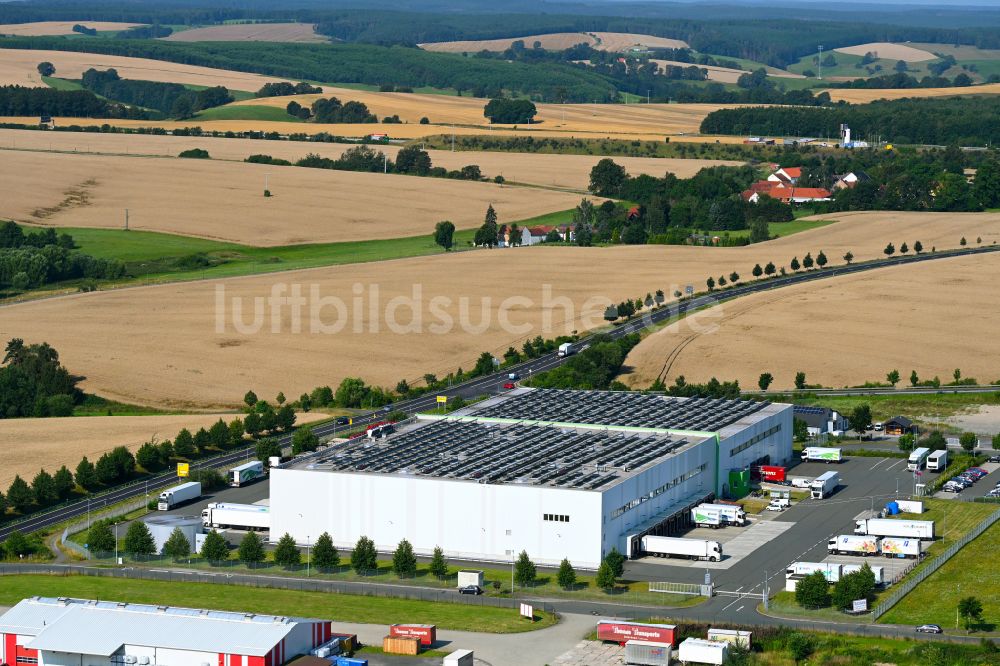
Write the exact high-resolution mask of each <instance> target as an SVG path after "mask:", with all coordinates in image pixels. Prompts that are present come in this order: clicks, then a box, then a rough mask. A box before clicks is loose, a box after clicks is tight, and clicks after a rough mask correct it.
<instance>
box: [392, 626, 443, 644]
mask: <svg viewBox="0 0 1000 666" xmlns="http://www.w3.org/2000/svg"><path fill="white" fill-rule="evenodd" d="M389 635H390V636H403V637H412V638H419V639H420V644H421V645H434V642H435V641H436V640H437V627H436V626H435V625H433V624H392V625H389Z"/></svg>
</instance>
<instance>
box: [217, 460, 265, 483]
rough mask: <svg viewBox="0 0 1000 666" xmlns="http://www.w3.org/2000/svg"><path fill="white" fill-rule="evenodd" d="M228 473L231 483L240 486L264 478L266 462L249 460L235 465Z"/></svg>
mask: <svg viewBox="0 0 1000 666" xmlns="http://www.w3.org/2000/svg"><path fill="white" fill-rule="evenodd" d="M226 475H227V476H228V477H229V485H230V486H232V487H233V488H239V487H240V486H245V485H246V484H248V483H250V482H252V481H256V480H257V479H262V478H264V463H262V462H261V461H259V460H255V461H253V462H248V463H246V464H244V465H240V466H239V467H234V468H232V469H231V470H229V471H228V472H226Z"/></svg>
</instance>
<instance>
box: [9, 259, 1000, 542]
mask: <svg viewBox="0 0 1000 666" xmlns="http://www.w3.org/2000/svg"><path fill="white" fill-rule="evenodd" d="M996 251H1000V246H992V245H991V246H987V247H971V248H960V249H957V250H947V251H941V252H934V253H925V254H919V255H909V256H905V257H894V258H891V259H879V260H876V261H871V262H865V263H859V264H849V265H843V266H836V267H833V268H827V269H824V270H812V271H806V272H801V273H794V274H792V275H787V276H784V277H776V278H771V279H766V280H754V281H752V282H749V283H747V284H742V285H740V286H737V287H734V288H730V289H727V290H723V291H717V292H713V293H708V294H703V295H700V296H695V297H692V298H690V299H688V300H686V301H682V302H679V303H671V304H669V305H666V306H664V307H662V308H659V309H657V310H653V311H651V312H648V313H645V314H643V315H641V316H638V317H636V318H634V319H632V320H631V321H629V322H627V323H624V324H622V325H620V326H616V327H614V328H613V329H612V330H611V331H609V332H608V335H609V336H610V337H611V338H615V339H617V338H620V337H622V336H625V335H628V334H631V333H635V332H638V331H640V330H643V329H645V328H648V327H650V326H653V325H656V324H659V323H663V322H667V321H669V320H671V319H674V318H676V317H678V316H682V315H684V314H685V313H686V312H688V311H690V310H697V309H700V308H704V307H708V306H711V305H714V304H716V303H718V302H720V301H723V300H729V299H733V298H738V297H740V296H745V295H747V294H752V293H757V292H764V291H769V290H772V289H778V288H781V287H786V286H790V285H794V284H802V283H805V282H812V281H815V280H824V279H827V278H831V277H836V276H840V275H850V274H854V273H861V272H864V271H869V270H874V269H877V268H884V267H887V266H898V265H903V264H913V263H919V262H924V261H933V260H937V259H944V258H948V257H959V256H968V255H972V254H982V253H986V252H996ZM590 339H591V337H590V336H588V337H585V338H583V339H581V340H580V341H579V342H578V343H576V345H575V346H574V347H575V349H577V350H581V349H584V348H586V346H587V345H588V344H589V340H590ZM566 360H567V359H566V358H560V357H559V356H558V355H557V354H556V353H555V352H552V353H549V354H546V355H544V356H541V357H539V358H536V359H532V360H530V361H525V362H524V363H521V364H519V365H517V366H514V367H511V368H508V369H505V370H504V371H503V373H507V372H517V373H519V374H520V375H521V376H522V377H529V376H530V375H531V374H533V373H535V372H541V371H544V370H549V369H551V368H554V367H556V366H558V365H560V364H562V363H564V362H565V361H566ZM503 373H494V374H492V375H487V376H484V377H477V378H475V379H471V380H469V381H467V382H463V383H461V384H456V385H454V386H452V387H450V388H448V389H442V390H441V391H440V392H439V394H442V395H447V396H449V397H454V396H462V397H463V398H475V397H476V396H479V395H482V394H484V393H494V392H498V391H500V390H501V386H502V383H503V382H504V377H505V376H506V375H505V374H503ZM436 404H437V402H436V396H435V395H434V394H426V395H423V396H420V397H418V398H414V399H411V400H404V401H400V402H398V403H396V404H395V405H393V408H394V409H399V410H403V411H406V412H409V413H415V412H420V411H424V410H427V409H431V408H433V407H434V406H435V405H436ZM379 417H380V414H379V413H377V412H374V413H368V414H362V415H358V416H356V417H354V423H353V427H357V426H362V425H368V424H370V423H374V422H377V421H378V420H379ZM340 428H341V429H342V428H343V426H341V427H340ZM337 429H338V426H336V425H335V424H333V423H324V424H320V425H315V426H313V432H315V433H316V434H317V435H318V436H320V437H325V436H327V435H334V434H336V432H337ZM278 441H279V443H280V444H281V445H282V446H283V447H289V446H291V435H290V434H288V435H283V436H281V437H279V438H278ZM251 455H252V454H251ZM246 457H247V449H239V450H236V451H232V452H229V453H225V454H222V455H219V456H215V457H213V458H206V459H202V460H199V461H198V462H197V465H198V466H207V467H224V466H226V465H235V464H238V463H241V462H243V461H244V460H245V459H246ZM176 483H177V477H176V475H175V474H173V473H172V472H168V473H164V474H160V475H157V476H154V477H151V478H149V479H147V480H145V481H142V482H139V483H136V484H133V485H129V486H124V487H119V488H116V489H113V490H110V491H108V492H106V493H103V494H101V495H97V496H93V497H91V498H90V502H88V501H87V500H79V501H76V502H72V503H70V504H66V505H64V506H61V507H58V508H56V509H53V510H50V511H47V512H44V513H40V514H36V515H32V516H28V517H27V518H25V519H24V520H21V521H19V522H16V523H8V524H7V525H4V526H3V527H2V528H0V541H3V540H4V539H6V538H7V537H8V536H9V535H10V534H11V533H12V532H14V531H21V532H33V531H36V530H39V529H42V528H45V527H49V526H51V525H56V524H59V523H61V522H64V521H68V520H71V519H74V518H77V517H79V516H81V515H85V514H86V513H87V511H88V507H89V506H92V505H93V504H94V502H99V503H101V504H114V503H117V502H122V501H125V500H129V499H133V498H135V497H139V496H141V495H143V494H145V493H150V494H152V493H157V494H158V491H160V490H162V489H164V488H168V487H170V486H172V485H175V484H176ZM227 499H228V498H227ZM99 505H100V504H99Z"/></svg>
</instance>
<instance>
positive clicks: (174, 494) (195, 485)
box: [156, 481, 201, 511]
mask: <svg viewBox="0 0 1000 666" xmlns="http://www.w3.org/2000/svg"><path fill="white" fill-rule="evenodd" d="M199 497H201V483H200V482H199V481H190V482H188V483H182V484H181V485H179V486H174V487H173V488H167V489H166V490H164V491H163V492H162V493H160V497H159V499H158V500H157V502H156V508H157V510H159V511H170V509H172V508H174V507H175V506H178V505H180V504H183V503H184V502H190V501H191V500H196V499H198V498H199Z"/></svg>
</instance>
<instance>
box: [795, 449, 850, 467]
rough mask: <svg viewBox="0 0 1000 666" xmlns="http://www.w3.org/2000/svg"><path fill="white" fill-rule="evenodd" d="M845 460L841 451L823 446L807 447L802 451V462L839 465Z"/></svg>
mask: <svg viewBox="0 0 1000 666" xmlns="http://www.w3.org/2000/svg"><path fill="white" fill-rule="evenodd" d="M843 459H844V456H843V454H842V452H841V450H840V449H834V448H828V447H823V446H807V447H806V448H804V449H802V462H825V463H839V462H840V461H842V460H843Z"/></svg>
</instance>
